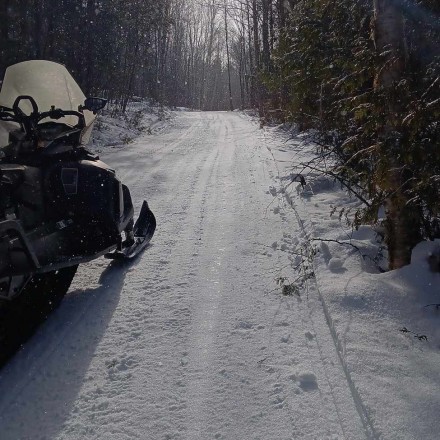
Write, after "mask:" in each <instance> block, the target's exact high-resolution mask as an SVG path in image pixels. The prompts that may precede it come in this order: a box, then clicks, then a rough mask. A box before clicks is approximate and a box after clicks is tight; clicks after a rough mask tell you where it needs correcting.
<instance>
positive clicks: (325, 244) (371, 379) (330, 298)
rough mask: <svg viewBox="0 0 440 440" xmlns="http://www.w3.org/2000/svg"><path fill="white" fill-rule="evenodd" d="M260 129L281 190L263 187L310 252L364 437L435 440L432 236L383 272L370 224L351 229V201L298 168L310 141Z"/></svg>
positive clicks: (439, 320)
mask: <svg viewBox="0 0 440 440" xmlns="http://www.w3.org/2000/svg"><path fill="white" fill-rule="evenodd" d="M264 135H265V137H266V143H267V147H268V149H269V150H270V151H271V152H272V155H273V157H274V160H275V161H276V162H277V164H278V169H279V181H280V188H281V189H274V188H271V191H278V192H279V191H282V192H284V193H285V195H286V200H287V201H288V203H289V204H290V205H291V207H292V210H293V211H294V212H295V214H296V215H299V217H300V218H301V221H302V222H303V225H304V230H305V234H306V236H307V237H308V240H309V245H310V246H312V247H314V249H315V250H316V255H315V258H314V272H315V277H316V278H315V279H316V282H317V286H318V289H319V295H320V298H321V299H322V301H323V303H324V306H325V308H326V310H327V312H328V320H329V325H330V326H331V327H333V337H334V343H335V346H336V348H337V349H338V351H339V352H340V358H341V360H342V362H343V364H344V366H345V368H346V370H347V376H348V378H349V379H350V380H352V382H353V386H354V388H355V389H356V391H357V393H358V395H359V399H360V401H361V403H362V405H363V407H364V408H365V410H366V412H367V415H368V417H369V419H370V421H371V425H372V436H373V438H384V439H438V438H439V435H440V434H439V433H440V422H439V419H438V414H439V413H440V377H439V374H438V373H439V365H440V307H439V306H436V304H439V303H440V273H439V272H438V271H437V272H435V271H433V270H432V269H433V267H434V266H435V267H436V268H438V261H439V260H438V255H439V253H440V251H439V250H440V240H436V241H435V242H423V243H420V244H419V245H418V246H416V248H415V249H414V250H413V253H412V260H411V264H410V265H408V266H406V267H403V268H402V269H399V270H395V271H392V272H384V270H383V269H384V268H386V257H387V253H386V249H385V247H384V245H383V243H382V240H381V237H380V235H378V234H377V233H376V232H375V231H374V230H373V229H372V228H371V227H370V226H361V227H360V228H359V229H358V230H357V231H353V230H352V229H351V228H350V227H349V226H348V222H347V221H346V220H347V219H349V218H350V216H351V215H352V213H353V211H354V210H355V209H356V207H357V206H358V202H357V200H355V199H354V198H352V197H350V196H349V195H347V193H346V192H344V191H343V190H342V189H341V188H340V186H339V185H338V184H337V183H336V182H334V181H333V180H332V179H330V178H328V177H325V176H322V175H319V174H318V173H316V172H314V171H311V170H310V169H307V168H306V167H304V165H302V164H305V163H307V162H308V161H309V160H310V159H311V158H313V156H314V154H315V153H314V146H313V144H311V143H308V142H304V139H306V137H305V136H304V135H302V136H297V135H295V134H293V135H291V134H289V133H286V132H285V131H284V127H275V128H269V129H268V128H266V129H265V134H264ZM280 137H281V139H283V140H281V141H280ZM298 173H301V175H302V176H303V177H304V178H305V180H306V185H301V183H300V182H299V179H298V178H297V176H298ZM295 195H297V196H298V195H299V198H298V197H297V198H295ZM292 201H293V202H292ZM332 213H333V214H332ZM382 272H384V273H382ZM355 394H356V393H355Z"/></svg>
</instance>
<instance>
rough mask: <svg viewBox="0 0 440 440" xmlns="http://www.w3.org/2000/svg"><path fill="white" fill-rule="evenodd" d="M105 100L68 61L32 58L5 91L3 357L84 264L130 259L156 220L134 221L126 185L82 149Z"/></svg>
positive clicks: (0, 230)
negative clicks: (82, 83)
mask: <svg viewBox="0 0 440 440" xmlns="http://www.w3.org/2000/svg"><path fill="white" fill-rule="evenodd" d="M105 103H106V101H105V100H103V99H100V98H87V99H86V98H85V96H84V94H83V93H82V91H81V89H80V88H79V86H78V85H77V83H76V82H75V81H74V79H73V78H72V77H71V75H70V74H69V72H68V71H67V70H66V69H65V67H64V66H62V65H60V64H57V63H53V62H49V61H26V62H23V63H19V64H15V65H13V66H11V67H9V68H8V69H7V70H6V74H5V78H4V81H3V84H2V89H1V92H0V144H1V143H2V142H1V136H3V139H4V141H5V142H3V143H5V144H7V145H6V146H5V147H4V148H1V149H0V364H1V363H3V362H4V361H5V360H6V359H7V358H8V357H9V356H10V355H11V354H12V353H13V352H14V351H15V350H16V348H17V347H18V346H19V344H21V343H22V342H23V341H24V339H26V338H27V337H28V336H29V335H30V334H31V333H32V331H33V329H34V328H35V327H36V326H37V325H38V324H39V323H40V322H41V321H42V320H43V319H44V318H45V317H46V316H47V315H48V313H49V312H50V311H51V310H53V309H54V308H55V307H56V306H57V305H58V304H59V303H60V301H61V299H62V298H63V296H64V295H65V293H66V292H67V290H68V288H69V286H70V283H71V281H72V279H73V276H74V275H75V272H76V269H77V267H78V264H80V263H84V262H87V261H90V260H93V259H95V258H98V257H100V256H103V255H104V256H106V257H108V258H118V259H119V258H120V259H130V258H133V257H134V256H136V255H137V254H138V253H139V252H140V251H141V250H142V249H144V248H145V247H146V245H148V243H149V241H150V240H151V238H152V236H153V234H154V230H155V228H156V220H155V218H154V215H153V213H152V212H151V211H150V209H149V207H148V204H147V202H146V201H144V202H143V205H142V208H141V211H140V214H139V218H138V219H137V220H136V222H134V220H133V215H134V210H133V205H132V201H131V197H130V193H129V190H128V188H127V187H126V186H125V185H123V184H122V183H121V182H120V181H119V180H118V178H117V177H116V175H115V171H114V170H112V169H111V168H110V167H109V166H107V165H106V164H105V163H103V162H101V161H100V160H99V158H98V157H97V156H95V155H94V154H92V153H90V152H89V151H88V150H87V149H85V148H84V146H83V145H84V143H85V142H86V141H87V140H88V137H89V135H90V131H91V127H92V125H93V121H94V119H95V115H96V113H97V111H99V110H101V109H102V108H103V107H104V106H105Z"/></svg>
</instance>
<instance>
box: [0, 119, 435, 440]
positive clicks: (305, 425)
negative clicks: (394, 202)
mask: <svg viewBox="0 0 440 440" xmlns="http://www.w3.org/2000/svg"><path fill="white" fill-rule="evenodd" d="M132 114H133V113H132ZM162 116H163V114H162V113H161V114H160V115H157V114H156V116H151V114H150V116H148V117H147V118H145V117H142V118H141V119H139V120H138V125H142V124H145V125H146V126H147V130H144V131H143V132H141V131H140V130H139V126H137V127H135V129H136V130H137V131H133V132H131V133H132V134H128V135H127V128H128V129H130V130H132V128H130V127H127V126H122V127H121V124H120V123H119V122H118V124H119V129H118V130H119V131H118V132H117V133H116V134H115V131H114V128H112V126H113V125H114V123H115V121H113V122H112V121H110V120H109V119H108V117H107V118H104V119H103V120H102V121H101V126H100V127H99V128H100V129H101V134H98V136H97V137H95V144H94V146H93V149H94V150H95V151H98V152H99V154H100V156H101V158H102V159H103V160H105V161H106V162H107V163H109V164H110V165H112V166H114V167H115V168H116V169H117V170H118V173H119V176H120V178H121V179H122V180H123V181H124V182H125V183H127V184H128V186H129V187H130V189H131V191H132V197H133V200H134V202H135V204H136V208H137V209H139V208H140V205H141V201H142V199H144V198H146V199H147V200H148V201H149V204H150V206H151V208H152V210H153V211H154V213H155V214H156V217H157V221H158V228H157V231H156V235H155V237H154V239H153V244H152V246H151V247H150V248H149V249H148V250H147V251H146V252H145V253H144V254H143V255H142V256H141V257H140V258H138V259H137V260H136V261H134V262H133V263H131V264H129V265H123V264H121V263H118V262H113V263H109V262H108V261H107V260H104V259H99V260H96V261H94V262H92V263H90V264H87V265H83V266H82V267H80V269H79V272H78V274H77V276H76V277H75V279H74V282H73V284H72V287H71V289H70V292H69V293H68V295H67V296H66V298H65V300H64V301H63V303H62V305H61V307H60V308H59V309H58V310H57V311H56V312H55V313H54V314H53V315H52V316H51V317H50V318H49V319H48V320H47V322H46V323H44V325H42V326H41V328H40V329H39V330H38V332H37V333H36V334H35V336H34V337H33V338H32V339H31V340H30V341H29V342H28V343H27V344H26V345H25V346H24V347H23V349H22V350H21V351H20V352H19V353H18V354H17V355H16V356H15V357H14V359H12V360H11V362H10V363H9V364H8V365H7V366H6V367H5V368H4V369H3V370H2V371H1V372H0V438H1V439H2V440H3V439H4V440H9V439H11V440H12V439H14V440H16V439H118V440H119V439H148V440H150V439H152V440H156V439H186V440H195V439H200V440H205V439H228V440H247V439H249V440H251V439H252V440H254V439H261V440H270V439H274V440H275V439H276V440H280V439H286V440H287V439H318V440H321V439H333V440H336V439H347V440H351V439H405V440H406V439H438V438H439V436H440V419H439V417H438V414H439V413H440V379H439V375H438V370H439V365H440V342H439V336H440V331H439V320H440V316H439V313H440V312H439V311H438V310H437V309H436V307H433V306H429V307H425V306H426V305H428V304H434V303H439V302H440V292H439V281H440V274H439V273H433V272H430V271H429V268H428V263H427V261H426V259H427V256H428V253H429V252H430V250H432V246H434V244H432V243H424V244H421V245H420V246H419V247H418V248H417V249H416V250H415V252H414V258H413V262H412V264H411V265H410V266H408V267H405V268H403V269H401V270H398V271H394V272H389V273H379V271H378V270H377V268H376V267H375V264H374V263H373V262H372V259H374V257H375V256H376V255H377V252H378V250H379V249H380V243H378V242H377V239H376V237H375V235H374V233H373V232H372V231H371V230H370V228H367V227H362V228H361V229H360V230H359V231H356V232H354V233H351V231H349V230H347V228H346V227H344V223H343V221H342V222H341V221H339V217H338V216H337V215H336V216H333V217H330V212H331V209H332V206H336V205H347V206H348V205H350V206H354V205H355V201H353V200H350V199H348V197H347V196H346V195H345V194H344V193H343V192H342V191H340V190H339V188H338V187H337V186H335V185H334V184H333V182H331V181H329V180H327V179H325V178H322V177H320V176H317V175H313V174H308V173H304V176H305V178H306V185H305V187H304V188H303V187H302V186H301V184H300V183H298V182H293V183H292V179H291V176H296V173H297V172H298V170H300V169H301V165H300V163H301V162H305V161H307V160H308V159H309V158H310V157H311V155H312V154H313V147H312V146H311V145H309V144H306V143H304V142H303V139H302V138H301V137H300V136H298V137H294V138H293V139H289V136H288V134H287V133H286V132H284V131H282V130H279V129H276V128H272V129H259V128H258V125H257V124H256V122H254V121H252V119H251V118H249V117H247V116H244V115H242V114H240V113H226V112H225V113H222V112H217V113H214V112H212V113H211V112H204V113H201V112H178V113H175V114H174V115H171V114H168V116H167V118H163V117H162ZM105 126H106V127H108V129H107V130H106V129H105V128H103V127H105ZM148 127H149V128H150V129H149V130H148ZM156 128H158V129H157V130H156ZM105 132H106V133H105ZM102 133H104V134H102ZM126 136H129V137H130V139H127V137H126ZM341 243H343V244H341ZM344 243H345V244H344ZM353 245H354V246H355V247H353ZM362 255H368V257H362ZM404 328H405V329H407V330H409V332H403V331H402V330H403V329H404ZM411 332H412V333H411ZM416 336H418V337H416ZM423 336H425V337H426V338H427V340H426V339H425V337H423Z"/></svg>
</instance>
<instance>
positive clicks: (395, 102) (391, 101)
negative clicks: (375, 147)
mask: <svg viewBox="0 0 440 440" xmlns="http://www.w3.org/2000/svg"><path fill="white" fill-rule="evenodd" d="M373 35H374V42H375V45H376V50H377V53H378V55H379V59H380V60H381V62H380V64H379V66H378V68H377V72H376V77H375V82H374V86H375V89H376V91H377V92H378V93H381V94H383V95H384V96H385V100H384V102H386V103H387V104H386V105H387V107H386V108H384V109H383V111H384V114H385V120H384V121H383V122H382V125H381V126H380V127H378V138H379V139H378V140H379V143H380V144H382V145H383V146H384V153H383V154H385V155H386V156H387V160H388V162H387V163H388V168H389V169H388V171H387V176H386V181H385V182H384V189H385V190H386V191H387V193H388V194H389V195H388V197H387V198H386V201H385V208H386V242H387V245H388V254H389V267H390V269H397V268H399V267H402V266H404V265H406V264H409V263H410V262H411V251H412V249H413V247H414V246H415V245H416V244H417V242H418V241H419V240H420V221H419V218H418V213H417V210H415V209H414V207H412V208H411V207H408V201H409V198H408V196H407V194H406V192H405V190H406V180H407V176H405V164H404V163H403V160H402V159H400V157H401V151H400V149H401V145H400V138H401V127H400V122H399V118H398V115H399V113H401V112H402V108H401V104H400V101H399V99H398V97H397V96H396V93H393V92H394V90H395V86H396V84H397V82H398V81H399V80H400V79H401V78H402V74H403V71H404V64H405V57H404V32H403V16H402V11H401V9H400V8H399V6H398V5H397V3H396V2H394V1H392V0H374V19H373ZM381 160H384V158H381Z"/></svg>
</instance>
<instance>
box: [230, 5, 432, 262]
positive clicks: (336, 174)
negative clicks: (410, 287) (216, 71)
mask: <svg viewBox="0 0 440 440" xmlns="http://www.w3.org/2000/svg"><path fill="white" fill-rule="evenodd" d="M235 4H236V5H238V8H239V16H240V20H238V22H239V23H240V25H241V29H242V31H240V32H241V36H240V39H239V41H240V50H239V52H240V53H242V54H246V66H247V70H248V71H249V72H250V76H249V78H250V80H251V84H250V87H249V97H250V101H251V102H252V103H254V104H255V106H256V107H258V108H259V111H260V117H261V118H262V119H263V121H269V120H271V119H276V120H285V121H291V122H294V123H296V124H297V125H298V127H299V129H313V132H314V133H316V135H315V141H316V142H317V144H318V145H319V153H320V154H319V157H318V158H317V159H316V161H314V162H313V163H309V164H307V168H308V169H309V170H314V171H320V172H323V173H326V174H328V175H329V176H331V177H332V178H334V179H335V180H337V181H339V182H340V183H341V184H342V185H343V186H344V187H346V188H347V189H348V190H349V191H350V192H352V193H353V194H355V195H356V196H357V197H358V198H359V200H361V201H362V208H361V209H359V210H358V211H357V212H356V215H355V217H354V221H353V224H354V226H357V225H359V224H361V223H366V222H367V223H375V222H377V221H378V216H379V212H380V211H381V208H385V222H384V224H383V226H384V227H385V239H386V242H387V245H388V251H389V260H390V267H391V268H396V267H401V266H402V265H404V264H407V263H409V260H410V256H411V250H412V248H413V247H414V246H415V244H417V243H418V242H419V241H420V240H421V239H422V238H428V239H433V238H435V237H440V221H439V218H440V3H439V2H438V1H437V0H287V1H286V0H280V1H278V0H237V2H236V3H235ZM239 29H240V28H239ZM245 79H246V76H243V77H242V81H245Z"/></svg>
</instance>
